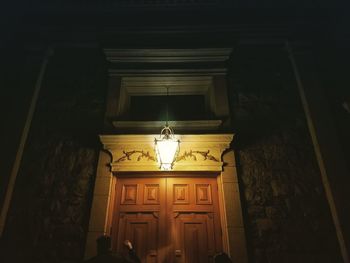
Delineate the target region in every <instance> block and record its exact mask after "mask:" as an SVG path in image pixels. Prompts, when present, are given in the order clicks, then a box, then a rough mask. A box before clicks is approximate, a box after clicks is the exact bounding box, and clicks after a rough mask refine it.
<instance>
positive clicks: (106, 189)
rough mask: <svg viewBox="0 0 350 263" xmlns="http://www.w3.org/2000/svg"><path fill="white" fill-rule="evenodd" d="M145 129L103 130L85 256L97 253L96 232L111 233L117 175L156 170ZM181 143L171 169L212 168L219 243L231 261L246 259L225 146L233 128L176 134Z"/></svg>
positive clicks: (183, 171) (234, 182)
mask: <svg viewBox="0 0 350 263" xmlns="http://www.w3.org/2000/svg"><path fill="white" fill-rule="evenodd" d="M157 136H158V134H150V135H102V136H100V139H101V142H102V144H103V150H101V151H100V155H99V162H98V167H97V175H96V180H95V187H94V195H93V202H92V207H91V213H90V222H89V231H88V233H87V241H86V247H85V258H89V257H91V256H93V255H95V254H96V242H95V240H96V238H97V237H98V236H100V235H103V234H107V235H110V234H111V231H112V220H113V213H114V203H115V198H116V195H115V194H116V193H115V187H116V184H117V183H118V178H119V177H124V176H127V177H128V176H130V175H132V174H136V173H138V174H140V175H141V174H145V176H147V175H149V174H150V173H152V175H153V176H164V175H165V174H167V173H164V172H161V171H159V168H158V164H157V162H156V159H155V154H154V150H153V142H154V138H156V137H157ZM178 137H179V139H180V141H181V144H180V152H179V155H178V158H177V160H176V162H175V165H174V169H173V171H172V172H171V173H172V174H174V173H175V174H178V175H181V174H191V175H192V176H193V175H197V176H199V177H200V175H201V174H202V175H203V174H205V175H208V174H215V175H216V176H217V183H218V199H219V200H218V201H219V210H220V218H221V228H222V239H223V240H222V244H223V250H224V252H226V253H228V254H229V255H230V256H231V258H232V260H233V261H234V262H240V263H246V262H248V255H247V247H246V237H245V228H244V223H243V216H242V207H241V199H240V191H239V182H238V178H237V169H236V162H235V155H234V151H233V150H232V149H230V144H231V142H232V139H233V134H200V135H198V134H197V135H178Z"/></svg>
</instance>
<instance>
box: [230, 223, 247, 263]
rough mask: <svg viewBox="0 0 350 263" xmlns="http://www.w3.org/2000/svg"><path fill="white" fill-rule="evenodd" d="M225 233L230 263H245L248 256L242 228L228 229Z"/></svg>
mask: <svg viewBox="0 0 350 263" xmlns="http://www.w3.org/2000/svg"><path fill="white" fill-rule="evenodd" d="M227 231H228V235H229V246H230V256H231V259H232V262H237V263H247V262H248V255H247V249H246V236H245V231H244V228H236V227H228V228H227Z"/></svg>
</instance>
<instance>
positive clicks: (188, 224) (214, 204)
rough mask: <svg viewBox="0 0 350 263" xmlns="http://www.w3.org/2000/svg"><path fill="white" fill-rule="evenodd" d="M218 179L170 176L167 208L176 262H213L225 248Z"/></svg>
mask: <svg viewBox="0 0 350 263" xmlns="http://www.w3.org/2000/svg"><path fill="white" fill-rule="evenodd" d="M218 207H219V206H218V196H217V182H216V178H168V179H167V209H168V214H170V213H172V214H173V217H172V218H171V219H170V225H171V226H172V235H171V243H172V244H173V253H174V254H175V262H176V263H197V262H198V263H202V262H212V259H213V256H214V254H215V253H217V252H219V251H222V238H221V226H220V217H219V208H218Z"/></svg>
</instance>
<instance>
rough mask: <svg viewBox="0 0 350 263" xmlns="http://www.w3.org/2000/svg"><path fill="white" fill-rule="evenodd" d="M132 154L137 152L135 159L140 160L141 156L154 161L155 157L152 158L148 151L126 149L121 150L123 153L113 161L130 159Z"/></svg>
mask: <svg viewBox="0 0 350 263" xmlns="http://www.w3.org/2000/svg"><path fill="white" fill-rule="evenodd" d="M134 154H139V155H138V156H137V161H138V162H139V161H141V159H142V158H146V159H147V160H148V161H156V158H154V157H153V156H152V155H150V153H149V152H148V151H147V152H144V151H138V150H134V151H129V152H126V151H123V155H122V157H120V158H119V159H118V160H116V161H115V162H116V163H119V162H123V161H125V160H129V161H130V160H131V158H130V157H131V156H132V155H134Z"/></svg>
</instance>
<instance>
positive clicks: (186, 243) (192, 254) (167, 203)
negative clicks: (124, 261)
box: [112, 177, 222, 263]
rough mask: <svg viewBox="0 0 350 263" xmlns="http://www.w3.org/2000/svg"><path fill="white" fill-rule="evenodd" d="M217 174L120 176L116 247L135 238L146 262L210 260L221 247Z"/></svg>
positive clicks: (196, 262)
mask: <svg viewBox="0 0 350 263" xmlns="http://www.w3.org/2000/svg"><path fill="white" fill-rule="evenodd" d="M217 189H218V188H217V182H216V178H212V177H209V178H184V177H178V178H175V177H167V178H121V179H118V181H117V184H116V195H115V197H116V198H115V201H114V202H115V210H114V215H113V227H112V242H113V250H114V251H117V252H122V250H123V241H124V240H126V239H129V240H131V242H132V243H133V244H134V247H135V249H136V252H137V255H138V256H139V257H140V258H141V260H142V263H156V262H157V263H206V262H213V256H214V255H215V254H216V253H217V252H220V251H222V237H221V235H222V233H221V226H220V215H219V206H218V190H217Z"/></svg>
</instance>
